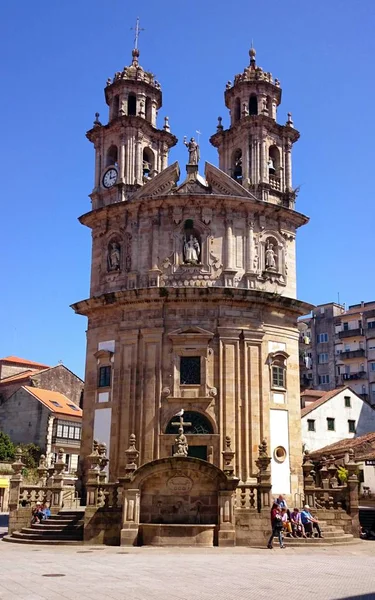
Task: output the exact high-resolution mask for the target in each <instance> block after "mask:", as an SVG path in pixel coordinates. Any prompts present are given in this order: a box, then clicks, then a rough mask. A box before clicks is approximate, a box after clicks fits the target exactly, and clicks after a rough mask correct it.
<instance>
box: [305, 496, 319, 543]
mask: <svg viewBox="0 0 375 600" xmlns="http://www.w3.org/2000/svg"><path fill="white" fill-rule="evenodd" d="M301 521H302V525H303V526H304V528H305V532H306V534H307V536H308V537H312V535H313V528H314V529H316V531H317V532H318V536H319V537H320V538H322V537H323V536H322V532H321V530H320V527H319V521H318V519H315V518H314V517H313V516H312V514H311V512H310V507H309V505H308V504H305V506H304V507H303V511H302V512H301Z"/></svg>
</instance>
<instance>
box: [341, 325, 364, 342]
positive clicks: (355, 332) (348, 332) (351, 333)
mask: <svg viewBox="0 0 375 600" xmlns="http://www.w3.org/2000/svg"><path fill="white" fill-rule="evenodd" d="M359 335H363V329H362V328H361V327H358V328H357V329H345V330H344V331H339V338H340V340H341V339H343V338H349V337H357V336H359Z"/></svg>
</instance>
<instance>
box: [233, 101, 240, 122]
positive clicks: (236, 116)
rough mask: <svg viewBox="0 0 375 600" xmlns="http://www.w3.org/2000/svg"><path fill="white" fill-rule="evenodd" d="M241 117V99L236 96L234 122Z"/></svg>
mask: <svg viewBox="0 0 375 600" xmlns="http://www.w3.org/2000/svg"><path fill="white" fill-rule="evenodd" d="M240 118H241V101H240V99H239V98H236V99H235V101H234V122H235V123H236V122H237V121H239V120H240Z"/></svg>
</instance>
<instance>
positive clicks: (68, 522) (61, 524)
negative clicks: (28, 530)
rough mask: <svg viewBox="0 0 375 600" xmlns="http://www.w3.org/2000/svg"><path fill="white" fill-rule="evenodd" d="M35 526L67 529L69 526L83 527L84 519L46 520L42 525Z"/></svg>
mask: <svg viewBox="0 0 375 600" xmlns="http://www.w3.org/2000/svg"><path fill="white" fill-rule="evenodd" d="M34 525H41V526H42V527H49V526H51V527H65V526H68V525H83V519H77V520H74V519H73V520H72V519H46V520H45V521H42V522H41V523H34Z"/></svg>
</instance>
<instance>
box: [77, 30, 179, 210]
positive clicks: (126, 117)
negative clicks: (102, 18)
mask: <svg viewBox="0 0 375 600" xmlns="http://www.w3.org/2000/svg"><path fill="white" fill-rule="evenodd" d="M137 25H138V23H137ZM137 42H138V36H136V44H135V46H136V47H135V48H134V49H133V51H132V62H131V65H130V66H128V67H124V69H123V70H122V71H118V72H117V73H115V75H114V77H113V79H112V78H109V79H108V80H107V85H106V87H105V100H106V103H107V105H108V108H109V111H108V113H109V114H108V123H107V124H105V125H104V124H102V123H101V122H100V120H99V113H96V115H95V117H96V118H95V121H94V125H93V127H92V129H90V130H89V131H88V132H87V134H86V136H87V138H88V139H89V140H90V142H92V143H93V144H94V147H95V182H94V189H93V191H92V193H91V194H90V197H91V200H92V208H93V209H96V208H101V207H102V206H107V205H108V204H113V203H115V202H121V201H124V200H128V199H129V197H130V196H131V194H132V193H134V192H135V191H136V190H137V189H138V188H139V187H141V186H142V185H144V184H145V183H147V182H148V181H149V180H150V179H152V178H153V177H155V176H156V175H157V174H158V173H160V172H161V171H163V170H164V169H165V168H166V167H167V166H168V153H169V149H170V148H171V147H172V146H174V145H175V144H176V143H177V138H176V137H175V136H174V135H172V134H171V133H170V127H169V122H168V117H165V119H164V126H163V128H162V129H158V128H157V111H158V110H159V109H160V108H161V106H162V92H161V87H160V84H159V82H158V81H157V80H156V79H155V77H154V75H153V74H152V73H150V72H149V71H145V70H144V69H143V68H142V67H141V66H140V64H139V50H138V48H137V45H138V44H137Z"/></svg>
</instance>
